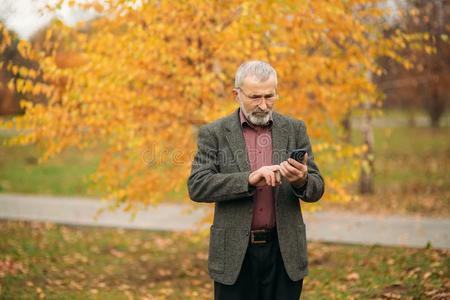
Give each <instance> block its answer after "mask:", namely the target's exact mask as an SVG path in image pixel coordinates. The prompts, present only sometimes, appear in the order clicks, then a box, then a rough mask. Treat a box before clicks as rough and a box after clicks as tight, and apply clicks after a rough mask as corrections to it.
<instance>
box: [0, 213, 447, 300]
mask: <svg viewBox="0 0 450 300" xmlns="http://www.w3.org/2000/svg"><path fill="white" fill-rule="evenodd" d="M207 246H208V241H207V235H193V234H190V233H167V232H154V231H142V230H119V229H105V228H95V227H94V228H92V227H84V228H78V227H68V226H60V225H54V224H50V223H47V224H44V223H27V222H12V221H2V222H1V223H0V299H5V300H6V299H39V298H40V297H42V298H43V297H45V299H83V300H84V299H212V292H213V284H212V281H211V279H210V278H209V277H208V275H207V251H208V249H207ZM308 252H309V269H310V274H309V276H307V277H306V279H305V281H304V292H303V293H302V295H303V296H302V299H313V300H316V299H369V298H377V299H381V298H383V299H431V295H436V294H439V293H441V294H443V293H447V295H448V293H449V292H450V281H449V279H448V278H449V275H450V273H449V265H450V255H449V254H450V253H449V251H442V250H436V249H408V248H393V247H380V246H354V245H338V244H326V243H315V242H310V243H308ZM389 293H391V297H392V298H388V295H389ZM395 297H401V298H395ZM437 299H444V298H437Z"/></svg>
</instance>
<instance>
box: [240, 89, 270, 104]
mask: <svg viewBox="0 0 450 300" xmlns="http://www.w3.org/2000/svg"><path fill="white" fill-rule="evenodd" d="M237 90H239V91H241V92H242V94H243V95H244V96H245V97H247V98H248V99H250V101H252V102H253V103H257V104H259V103H261V101H262V99H264V100H266V102H267V103H274V102H275V100H277V99H278V92H277V90H275V94H274V95H272V96H270V97H269V95H261V96H258V97H255V96H249V95H247V94H246V93H245V92H244V90H243V89H242V88H240V87H238V88H237Z"/></svg>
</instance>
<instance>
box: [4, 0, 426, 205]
mask: <svg viewBox="0 0 450 300" xmlns="http://www.w3.org/2000/svg"><path fill="white" fill-rule="evenodd" d="M69 2H70V4H71V5H77V4H76V2H75V1H69ZM62 3H64V1H61V3H59V4H57V5H56V7H54V9H57V8H58V7H59V5H62ZM380 3H381V1H375V0H341V1H306V0H305V1H293V0H291V1H290V0H285V1H281V0H280V1H238V0H231V1H219V0H216V1H206V0H189V1H175V2H174V1H124V0H109V1H106V2H105V4H103V5H101V4H99V2H95V3H90V4H86V3H81V4H79V5H81V6H82V7H84V8H85V9H95V10H96V11H97V12H99V13H100V16H99V17H98V18H97V19H95V20H91V21H89V22H86V23H82V24H79V25H78V26H77V27H76V28H69V27H66V26H64V24H62V23H60V22H56V21H55V22H53V23H52V25H51V26H50V27H49V28H48V29H47V30H46V31H45V34H43V35H41V39H40V42H35V43H33V44H30V43H27V42H25V41H21V42H20V43H19V46H18V49H19V51H20V53H21V55H23V56H24V57H28V58H30V59H33V60H36V61H39V64H40V68H41V69H40V72H41V75H42V78H43V81H42V82H40V83H36V82H33V81H32V80H31V79H32V78H33V77H34V76H37V75H36V74H34V73H33V72H31V70H26V69H22V68H19V69H16V71H17V74H20V75H21V76H23V77H24V78H30V79H21V80H20V81H17V83H16V85H15V88H16V90H18V91H20V92H27V93H32V94H44V95H46V98H47V99H48V104H47V105H42V104H33V103H31V102H29V101H23V102H22V103H21V104H22V106H23V107H24V108H25V109H26V114H25V115H24V116H23V117H18V118H15V119H14V120H12V121H10V122H9V121H8V122H5V123H4V124H3V126H7V127H13V126H14V127H15V128H17V129H23V131H22V134H21V135H20V137H18V138H12V139H11V143H19V144H28V143H39V144H40V145H43V147H44V148H45V152H44V153H43V156H42V158H41V161H45V160H47V159H48V158H49V157H51V156H53V155H56V154H58V153H59V152H61V151H62V150H63V149H65V148H67V147H69V146H76V147H79V148H87V147H90V146H92V145H95V144H96V143H98V142H102V143H104V144H106V145H107V150H106V151H105V152H104V153H103V156H102V159H101V161H100V164H99V167H98V169H97V171H96V173H95V174H94V176H93V178H92V179H93V182H94V184H95V185H96V186H97V187H98V188H100V189H102V190H103V191H104V192H105V194H106V197H107V198H110V199H112V200H114V201H113V202H112V203H113V205H116V206H119V205H121V204H122V203H125V204H126V207H125V209H127V210H133V209H134V208H135V205H134V204H135V203H136V201H139V202H143V203H145V204H156V203H159V202H161V201H162V200H163V199H164V198H163V197H164V196H165V195H166V194H167V192H169V191H174V190H175V191H177V190H181V189H183V187H184V186H185V184H186V178H187V176H188V174H189V171H190V165H191V160H192V157H193V155H194V154H195V148H196V141H195V137H196V129H197V128H198V126H200V125H202V124H205V123H207V122H211V121H213V120H215V119H217V118H219V117H221V116H224V115H225V114H227V113H230V112H231V111H232V110H234V109H235V108H236V106H237V105H236V103H234V101H232V100H231V89H232V83H233V77H234V73H235V70H236V69H237V67H238V66H239V64H241V63H242V62H243V61H245V60H248V59H261V60H265V61H268V62H269V63H271V64H272V65H273V66H274V67H275V68H276V69H277V71H278V74H279V93H280V95H281V98H280V101H279V102H277V104H276V110H278V111H280V112H282V113H285V114H288V115H291V116H293V117H296V118H300V119H303V120H304V121H305V122H306V124H308V132H309V135H310V136H311V138H312V140H313V149H314V152H315V157H316V161H317V162H318V165H319V166H320V167H321V171H322V173H323V174H324V176H325V180H326V186H327V188H326V193H325V196H324V198H325V199H326V200H330V201H341V202H345V201H349V200H351V196H350V195H349V193H348V191H347V188H346V187H347V185H348V184H350V183H352V182H354V181H355V180H356V179H357V178H358V173H359V169H360V166H361V161H362V155H361V154H362V153H363V152H364V151H365V150H366V149H365V147H363V146H353V145H350V144H348V143H346V142H345V141H344V140H343V138H342V136H343V129H342V125H341V122H342V119H343V118H345V117H346V116H347V113H348V112H349V111H352V110H355V109H358V108H360V107H361V106H362V104H368V103H370V104H371V106H372V107H374V106H380V105H381V100H382V97H381V94H380V93H379V92H378V91H377V89H376V86H375V85H374V84H373V83H372V82H371V80H370V74H381V72H382V69H381V68H380V67H379V66H378V65H377V63H376V59H377V58H379V57H384V56H386V57H390V58H392V59H395V60H396V61H398V62H399V63H401V64H404V65H406V64H407V63H408V61H407V59H405V58H404V57H402V56H401V55H399V53H400V50H401V49H403V48H404V47H406V45H416V46H417V47H421V46H420V45H421V42H422V41H423V37H422V36H420V35H412V36H410V35H405V34H404V33H402V32H401V31H396V32H395V34H393V35H392V36H390V37H385V36H384V35H383V32H382V26H380V24H382V23H383V22H384V20H385V17H386V14H389V12H388V11H387V9H386V8H384V6H382V5H380ZM38 41H39V39H38ZM12 68H14V67H12ZM183 190H184V189H183ZM186 197H187V195H186Z"/></svg>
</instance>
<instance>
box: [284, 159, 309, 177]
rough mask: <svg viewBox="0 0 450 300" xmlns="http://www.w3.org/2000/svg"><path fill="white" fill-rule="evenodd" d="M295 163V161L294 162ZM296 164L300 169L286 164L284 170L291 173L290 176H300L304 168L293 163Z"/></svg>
mask: <svg viewBox="0 0 450 300" xmlns="http://www.w3.org/2000/svg"><path fill="white" fill-rule="evenodd" d="M289 159H291V158H289ZM294 161H295V160H294ZM295 162H296V163H297V164H299V165H300V167H298V168H297V167H295V166H292V165H291V164H290V163H287V164H286V165H285V167H286V169H287V170H288V171H289V172H290V173H292V175H294V176H299V175H301V172H302V171H303V168H304V167H305V166H303V165H302V164H301V163H299V162H298V161H295Z"/></svg>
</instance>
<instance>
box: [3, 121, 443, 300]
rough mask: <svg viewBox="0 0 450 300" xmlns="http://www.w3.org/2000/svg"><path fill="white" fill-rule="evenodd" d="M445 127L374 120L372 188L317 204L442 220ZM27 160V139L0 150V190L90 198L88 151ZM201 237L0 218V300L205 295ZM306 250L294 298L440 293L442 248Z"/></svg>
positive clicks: (33, 152) (208, 292)
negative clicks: (352, 199) (354, 197)
mask: <svg viewBox="0 0 450 300" xmlns="http://www.w3.org/2000/svg"><path fill="white" fill-rule="evenodd" d="M395 114H397V113H395ZM395 114H393V116H395ZM388 116H389V115H388ZM447 118H448V117H447ZM448 132H449V125H448V122H447V125H446V126H445V127H443V128H439V129H432V128H429V127H421V126H418V127H410V126H392V127H385V126H381V127H376V128H375V137H376V147H375V155H376V160H375V168H376V175H375V188H376V193H375V194H374V195H372V196H364V197H361V200H360V201H358V202H356V203H349V204H330V203H326V204H324V205H323V206H324V208H325V209H334V210H347V211H348V210H349V211H361V212H371V213H380V214H384V213H386V214H390V213H395V214H399V213H400V214H407V215H421V216H431V217H449V216H450V210H449V208H450V205H449V204H450V194H449V193H450V174H449V173H448V169H449V162H450V139H449V138H448V136H449V135H448ZM4 138H5V137H2V139H4ZM359 138H360V133H359V131H358V130H357V129H355V130H354V131H353V132H352V139H353V141H355V142H357V141H358V140H359ZM37 158H38V150H37V149H36V148H35V147H34V146H20V147H19V146H15V147H11V148H10V147H4V146H2V147H0V192H8V193H27V194H47V195H84V196H96V194H95V191H94V192H93V193H89V192H88V183H87V181H86V180H85V177H86V176H87V175H88V174H90V173H92V172H93V171H94V170H95V167H96V165H97V163H98V160H99V155H98V151H97V152H96V151H92V150H91V151H89V152H86V153H83V154H82V155H81V154H80V151H79V150H77V149H69V150H68V151H66V152H64V153H63V154H62V155H60V156H58V157H56V158H53V159H51V160H50V161H49V162H48V163H47V164H45V165H39V164H37ZM177 196H178V195H177V194H173V195H169V197H172V198H173V199H176V198H177ZM207 243H208V238H207V236H205V235H199V234H192V233H186V232H182V233H172V232H157V231H144V230H123V229H105V228H96V227H71V226H62V225H55V224H52V223H34V222H22V221H0V299H211V298H212V282H211V280H210V279H209V277H208V275H207ZM308 255H309V264H310V274H309V276H308V277H306V279H305V282H304V292H303V297H302V299H313V300H315V299H434V300H440V299H448V297H450V280H449V278H450V270H449V268H450V267H449V266H450V253H449V251H448V250H438V249H433V248H432V247H429V248H422V249H410V248H400V247H381V246H378V245H374V246H361V245H341V244H331V243H318V242H309V244H308Z"/></svg>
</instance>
